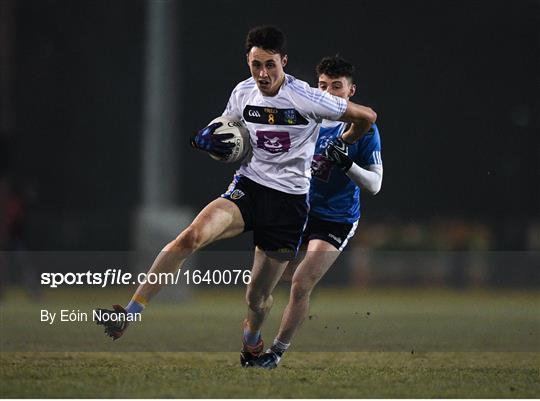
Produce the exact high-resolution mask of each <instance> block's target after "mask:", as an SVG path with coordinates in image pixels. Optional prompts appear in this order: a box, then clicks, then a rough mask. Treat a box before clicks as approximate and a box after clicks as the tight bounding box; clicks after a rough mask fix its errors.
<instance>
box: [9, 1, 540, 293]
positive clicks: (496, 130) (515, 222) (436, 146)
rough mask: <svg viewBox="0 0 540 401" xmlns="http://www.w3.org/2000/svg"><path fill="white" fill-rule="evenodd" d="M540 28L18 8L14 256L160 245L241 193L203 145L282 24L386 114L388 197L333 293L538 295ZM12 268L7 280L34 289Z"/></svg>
mask: <svg viewBox="0 0 540 401" xmlns="http://www.w3.org/2000/svg"><path fill="white" fill-rule="evenodd" d="M539 19H540V2H539V1H538V0H521V1H517V2H516V1H509V0H495V1H470V0H458V1H443V2H430V1H407V2H396V1H387V0H386V1H377V2H373V1H359V0H355V1H340V0H338V1H334V2H331V3H326V4H319V3H313V2H309V1H294V2H291V1H282V0H279V1H273V2H270V3H264V4H263V3H254V2H248V1H233V0H222V1H212V2H210V1H200V2H188V1H173V0H161V1H158V0H147V1H143V0H136V1H133V0H115V1H105V0H92V1H90V0H87V1H72V0H0V73H1V75H0V93H1V97H0V106H1V110H0V245H1V247H0V249H1V250H4V251H121V252H123V251H133V250H137V251H138V250H150V251H153V252H157V251H158V250H160V249H161V247H162V246H163V244H164V243H165V241H168V240H170V239H171V238H172V236H173V235H175V234H176V233H178V232H179V231H180V230H181V229H182V228H183V227H185V226H186V225H187V224H188V223H189V221H191V219H192V217H193V216H194V215H195V214H196V213H197V212H198V211H199V210H200V209H201V208H202V207H204V205H206V203H208V202H209V201H211V200H212V199H214V198H215V197H216V196H218V195H219V194H221V193H222V192H223V191H224V190H225V189H226V187H227V186H228V183H229V182H230V180H231V178H232V174H233V172H234V170H235V166H229V165H224V164H218V163H217V162H215V161H213V160H211V159H210V158H209V157H207V156H206V155H204V154H202V153H200V152H196V151H194V150H191V149H190V148H189V146H188V138H189V136H190V135H191V134H192V133H193V132H194V131H196V130H198V129H200V128H201V127H203V126H205V125H206V124H207V123H208V122H209V121H210V120H212V119H213V118H214V117H216V116H218V115H220V114H221V113H222V111H223V109H224V108H225V105H226V103H227V100H228V97H229V95H230V92H231V91H232V89H233V88H234V86H235V85H236V83H238V82H239V81H241V80H244V79H246V78H247V77H248V76H249V71H248V68H247V65H246V62H245V54H244V39H245V35H246V32H247V31H248V29H249V28H251V27H252V26H256V25H260V24H274V25H277V26H279V27H280V28H282V29H283V30H284V32H285V33H286V34H287V36H288V49H289V64H288V66H287V68H286V71H287V72H288V73H289V74H292V75H295V76H296V77H298V78H301V79H303V80H306V81H308V82H310V83H312V84H313V85H314V84H315V74H314V67H315V65H316V64H317V62H318V61H319V60H320V59H321V58H322V57H323V56H328V55H334V54H340V55H341V56H342V57H344V58H346V59H348V60H350V61H351V62H353V63H354V64H355V65H356V83H357V87H358V89H357V95H356V96H355V97H354V98H353V100H355V101H357V102H359V103H362V104H366V105H369V106H371V107H373V108H374V109H375V110H376V111H377V113H378V116H379V117H378V122H377V124H378V126H379V128H380V131H381V137H382V143H383V152H382V153H383V160H384V167H385V174H384V181H383V188H382V191H381V192H380V193H379V194H378V195H377V196H375V197H371V196H369V195H367V194H366V195H365V196H363V198H362V210H363V215H362V219H361V223H360V225H359V228H358V231H357V235H356V236H355V238H354V241H353V242H352V243H351V245H350V247H349V250H348V252H347V253H346V255H344V256H343V257H342V258H341V259H340V262H339V268H335V269H332V270H331V273H330V276H329V277H328V279H327V280H326V281H325V283H327V284H343V283H355V284H358V285H384V284H392V285H394V284H399V285H413V286H414V285H435V284H436V285H443V286H446V285H451V286H456V287H463V286H468V285H469V286H494V285H495V286H507V285H511V286H517V287H529V286H535V287H537V286H538V285H540V279H539V277H540V274H539V268H540V262H539V260H540V259H539V258H538V253H539V252H538V251H540V190H539V189H540V130H539V128H540V127H539V116H540V96H539V95H540V85H539V84H540V79H539V78H540V28H539V27H540V21H539ZM251 246H252V245H251V239H250V236H249V234H247V235H243V236H241V237H239V238H237V239H234V240H230V241H226V242H224V243H222V244H216V245H214V246H213V247H211V248H210V250H217V251H221V250H231V251H243V250H249V249H251ZM3 255H4V257H3V258H2V262H0V263H2V264H3V267H4V268H3V271H2V273H1V274H2V281H3V282H21V281H26V282H32V280H34V279H33V278H32V277H35V274H34V273H32V271H30V272H28V273H25V269H24V267H22V268H8V266H12V265H13V260H11V261H10V259H13V258H12V255H13V253H7V252H4V253H3ZM15 264H16V265H21V266H24V261H20V260H19V261H18V262H16V263H15ZM71 268H72V270H76V269H77V266H71ZM87 268H88V266H84V265H81V266H80V269H81V271H86V270H87Z"/></svg>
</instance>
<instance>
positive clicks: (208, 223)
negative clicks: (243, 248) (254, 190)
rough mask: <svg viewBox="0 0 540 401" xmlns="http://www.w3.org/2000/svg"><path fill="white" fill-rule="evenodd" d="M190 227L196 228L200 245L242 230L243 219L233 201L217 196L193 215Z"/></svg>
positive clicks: (234, 234)
mask: <svg viewBox="0 0 540 401" xmlns="http://www.w3.org/2000/svg"><path fill="white" fill-rule="evenodd" d="M191 226H192V227H195V228H197V231H198V232H199V235H200V236H201V238H202V241H203V242H202V246H205V245H208V244H209V243H211V242H214V241H218V240H221V239H226V238H231V237H234V236H236V235H239V234H241V233H242V232H243V231H244V219H243V218H242V214H241V213H240V209H239V208H238V206H236V205H235V204H234V203H233V202H231V201H229V200H227V199H224V198H217V199H215V200H213V201H212V202H210V203H209V204H208V205H206V207H205V208H204V209H203V210H201V212H200V213H199V214H198V215H197V217H195V220H193V223H191Z"/></svg>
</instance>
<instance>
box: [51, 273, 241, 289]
mask: <svg viewBox="0 0 540 401" xmlns="http://www.w3.org/2000/svg"><path fill="white" fill-rule="evenodd" d="M182 276H183V278H184V282H185V284H187V285H190V284H195V285H198V284H214V285H220V284H225V285H229V284H233V285H236V284H244V285H245V284H249V282H250V281H251V272H250V271H249V270H244V269H234V270H212V271H210V270H207V271H206V272H202V271H200V270H192V269H190V270H187V269H186V270H183V271H180V270H178V271H177V272H176V273H164V272H161V273H152V272H150V273H138V274H137V275H133V274H132V273H129V272H123V271H122V269H107V270H106V271H105V272H92V271H90V270H88V271H86V272H77V273H74V272H68V273H51V272H45V273H41V285H45V286H48V287H50V288H58V287H59V286H62V285H67V286H71V285H95V286H100V287H102V288H104V287H106V286H108V285H135V284H144V283H149V284H160V285H177V284H178V283H179V282H180V280H181V279H182Z"/></svg>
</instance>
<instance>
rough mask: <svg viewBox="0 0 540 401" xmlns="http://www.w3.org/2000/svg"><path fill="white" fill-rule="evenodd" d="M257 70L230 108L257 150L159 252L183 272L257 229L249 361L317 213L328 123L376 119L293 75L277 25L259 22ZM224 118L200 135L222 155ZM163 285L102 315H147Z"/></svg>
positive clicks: (166, 264) (171, 268) (245, 356)
mask: <svg viewBox="0 0 540 401" xmlns="http://www.w3.org/2000/svg"><path fill="white" fill-rule="evenodd" d="M246 58H247V63H248V66H249V69H250V72H251V78H249V79H248V80H245V81H243V82H241V83H240V84H238V85H237V86H236V88H235V89H234V90H233V92H232V94H231V97H230V99H229V102H228V104H227V107H226V109H225V112H224V115H228V116H230V117H234V118H242V119H244V120H245V122H246V125H247V127H248V129H249V131H250V137H251V144H252V148H253V154H252V156H251V158H250V159H248V160H246V161H245V163H244V164H243V165H242V166H241V167H240V169H239V170H238V171H237V174H236V175H235V178H234V180H233V182H232V184H231V185H230V186H229V189H228V191H227V192H226V193H225V194H223V195H222V196H221V197H219V198H217V199H215V200H214V201H212V202H211V203H210V204H208V205H207V206H206V207H205V208H204V209H203V210H202V211H201V212H200V213H199V215H198V216H197V217H196V218H195V219H194V220H193V222H192V223H191V224H190V225H189V226H188V227H187V228H186V229H184V230H183V231H182V232H181V233H180V235H178V237H176V238H175V239H174V240H172V241H171V242H170V243H168V244H167V245H166V246H165V247H164V248H163V250H162V252H160V253H159V255H158V256H157V258H156V260H155V261H154V263H153V265H152V267H151V268H150V271H149V272H150V273H156V274H159V273H169V272H176V271H177V270H178V269H179V268H180V267H181V266H182V264H183V263H184V261H185V259H186V258H187V257H188V256H189V255H191V254H192V253H193V252H195V251H197V250H198V249H201V248H202V247H204V246H206V245H208V244H210V243H212V242H215V241H217V240H221V239H225V238H231V237H234V236H237V235H239V234H241V233H242V232H244V231H248V230H252V231H253V233H254V236H253V237H254V245H255V255H254V262H253V268H252V279H251V282H250V284H249V285H248V288H247V292H246V302H247V304H248V311H247V317H246V319H245V321H244V336H243V349H242V353H241V363H242V365H243V366H250V365H252V363H253V361H254V360H255V359H256V357H257V356H258V355H260V354H261V353H262V351H263V342H262V339H261V335H260V329H261V327H262V324H263V321H264V319H265V317H266V315H267V313H268V311H269V310H270V308H271V306H272V296H271V293H272V290H273V289H274V287H275V285H276V284H277V282H278V281H279V279H280V277H281V275H282V273H283V271H284V270H285V268H286V266H287V263H288V261H289V260H290V259H292V258H294V257H295V255H296V253H297V250H298V246H299V243H300V239H301V235H302V231H303V228H304V226H305V223H306V220H307V213H308V205H307V192H308V189H309V179H310V163H311V158H312V156H313V151H314V147H315V142H316V140H317V135H318V133H319V124H320V122H321V121H322V120H323V119H325V118H327V119H331V120H341V121H346V122H353V123H355V126H356V127H358V130H359V131H361V130H363V131H365V130H367V128H369V126H370V124H371V123H373V122H374V121H375V119H376V117H377V116H376V114H375V112H374V111H373V110H371V109H370V108H369V107H364V106H360V105H357V104H355V103H352V102H348V101H345V100H344V99H341V98H339V97H336V96H332V95H330V94H328V93H324V92H321V91H319V90H317V89H313V88H310V87H309V85H308V84H307V83H305V82H302V81H299V80H297V79H295V78H294V77H292V76H289V75H286V74H285V72H284V70H283V68H284V67H285V66H286V64H287V54H286V43H285V36H284V35H283V33H282V32H281V31H280V30H279V29H277V28H275V27H257V28H253V29H252V30H250V31H249V33H248V35H247V39H246ZM217 127H219V123H216V124H212V125H210V126H208V127H205V128H204V129H202V130H201V131H199V133H198V134H197V135H196V136H195V137H194V138H192V142H191V143H192V146H194V147H196V148H198V149H200V150H203V151H207V152H211V153H215V154H221V155H223V154H227V153H228V152H230V148H229V144H226V143H223V142H222V141H221V139H223V138H224V137H225V135H214V134H213V132H214V130H215V129H216V128H217ZM162 285H163V284H159V283H157V284H150V283H145V284H141V285H140V286H139V287H138V288H137V290H136V292H135V294H134V296H133V298H132V299H131V301H130V302H129V304H128V305H127V307H126V308H125V309H124V308H123V307H122V306H120V305H114V307H113V309H114V310H113V311H108V310H102V314H105V315H106V313H117V314H126V313H127V314H131V313H140V312H142V310H143V309H144V307H145V305H146V304H147V303H148V301H149V300H150V299H151V298H152V297H153V296H155V295H156V294H157V293H158V291H159V290H160V288H161V286H162ZM125 320H126V319H107V318H106V319H104V320H103V321H102V322H98V324H103V325H104V326H105V331H106V333H107V334H108V335H109V336H111V337H112V338H113V339H117V338H119V337H120V336H122V334H123V333H124V331H125V329H126V327H127V325H126V324H125Z"/></svg>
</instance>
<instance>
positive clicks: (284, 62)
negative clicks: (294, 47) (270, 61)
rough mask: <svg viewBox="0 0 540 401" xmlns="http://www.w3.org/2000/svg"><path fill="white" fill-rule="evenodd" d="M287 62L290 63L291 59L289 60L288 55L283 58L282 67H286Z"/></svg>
mask: <svg viewBox="0 0 540 401" xmlns="http://www.w3.org/2000/svg"><path fill="white" fill-rule="evenodd" d="M287 61H289V59H288V58H287V55H284V56H283V57H281V66H282V67H285V66H286V65H287Z"/></svg>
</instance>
